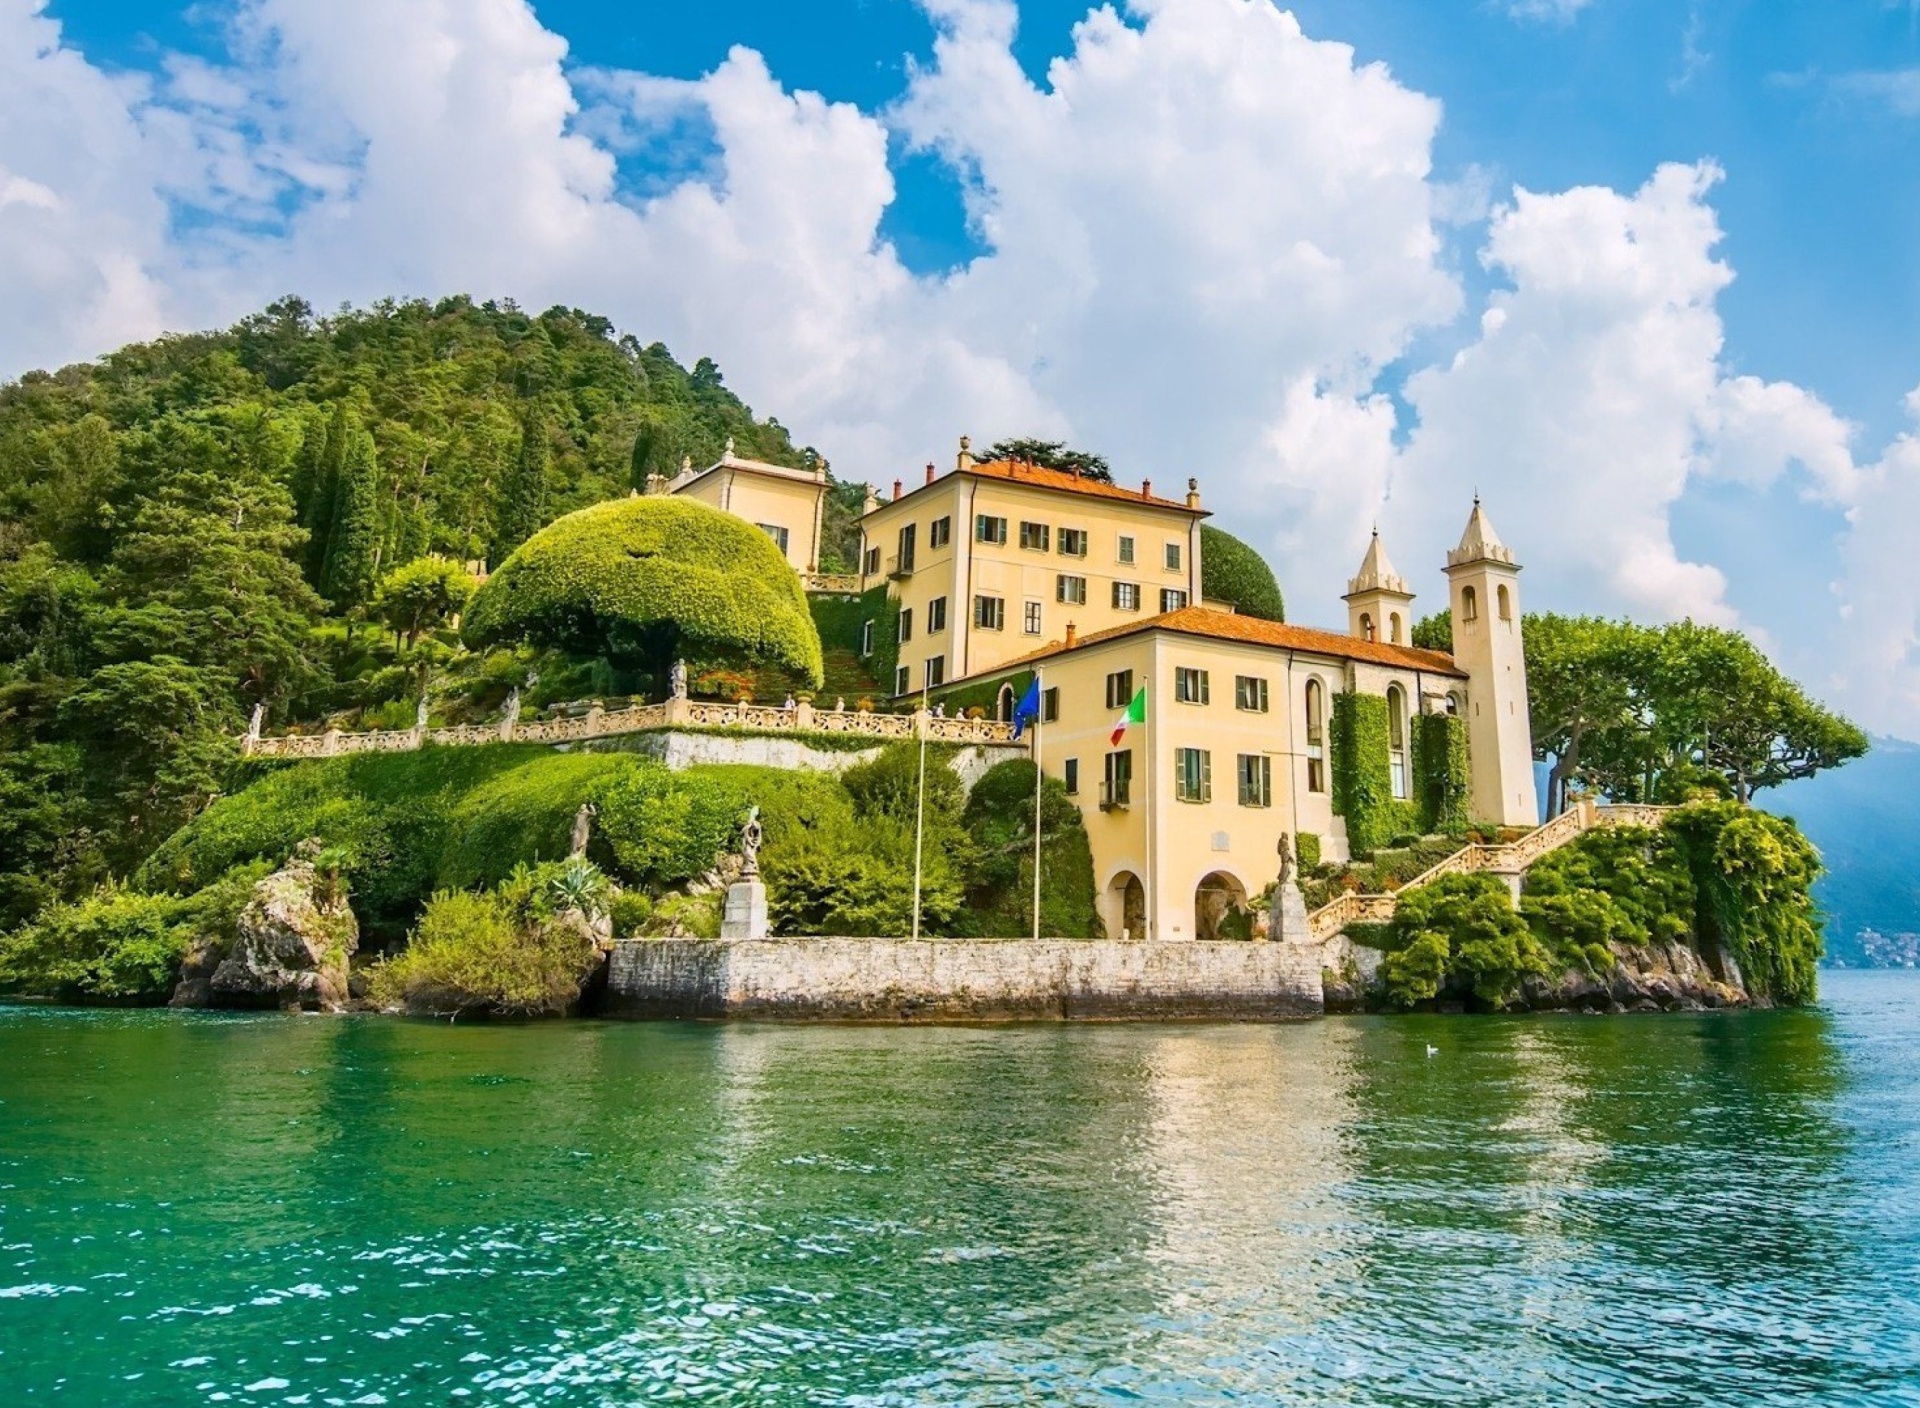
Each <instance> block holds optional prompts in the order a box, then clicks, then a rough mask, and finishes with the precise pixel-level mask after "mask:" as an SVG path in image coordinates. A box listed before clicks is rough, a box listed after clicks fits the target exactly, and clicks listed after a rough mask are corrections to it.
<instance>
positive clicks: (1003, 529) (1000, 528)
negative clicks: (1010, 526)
mask: <svg viewBox="0 0 1920 1408" xmlns="http://www.w3.org/2000/svg"><path fill="white" fill-rule="evenodd" d="M973 540H974V541H975V542H976V543H1004V542H1006V540H1007V520H1006V519H1004V518H995V517H994V516H993V515H992V514H990V513H976V514H975V515H974V516H973Z"/></svg>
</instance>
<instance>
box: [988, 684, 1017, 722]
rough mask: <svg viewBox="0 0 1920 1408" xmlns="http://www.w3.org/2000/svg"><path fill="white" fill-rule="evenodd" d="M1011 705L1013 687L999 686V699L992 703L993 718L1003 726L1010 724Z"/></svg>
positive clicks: (1012, 701) (1007, 685) (1012, 702)
mask: <svg viewBox="0 0 1920 1408" xmlns="http://www.w3.org/2000/svg"><path fill="white" fill-rule="evenodd" d="M1013 704H1014V699H1013V686H1012V685H1010V684H1003V685H1001V686H1000V697H999V698H997V699H995V700H994V701H993V716H994V717H995V718H996V719H998V720H1000V722H1001V723H1003V724H1010V723H1012V722H1013Z"/></svg>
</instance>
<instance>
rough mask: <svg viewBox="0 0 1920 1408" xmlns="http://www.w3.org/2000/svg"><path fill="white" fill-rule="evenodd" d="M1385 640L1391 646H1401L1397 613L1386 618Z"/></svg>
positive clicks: (1392, 613) (1398, 615) (1398, 614)
mask: <svg viewBox="0 0 1920 1408" xmlns="http://www.w3.org/2000/svg"><path fill="white" fill-rule="evenodd" d="M1387 640H1388V642H1389V643H1391V644H1393V645H1399V644H1401V640H1400V613H1399V612H1398V611H1395V612H1391V613H1390V614H1389V615H1388V616H1387Z"/></svg>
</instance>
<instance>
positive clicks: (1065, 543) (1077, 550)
mask: <svg viewBox="0 0 1920 1408" xmlns="http://www.w3.org/2000/svg"><path fill="white" fill-rule="evenodd" d="M1060 552H1061V555H1062V556H1065V557H1085V556H1086V555H1087V530H1086V529H1084V528H1062V529H1061V530H1060Z"/></svg>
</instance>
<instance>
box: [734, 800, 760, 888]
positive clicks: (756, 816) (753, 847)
mask: <svg viewBox="0 0 1920 1408" xmlns="http://www.w3.org/2000/svg"><path fill="white" fill-rule="evenodd" d="M765 836H766V832H765V830H764V829H762V827H761V825H760V808H759V807H757V806H755V807H751V808H749V809H748V811H747V819H746V820H745V821H744V822H742V823H741V824H740V873H741V874H742V875H744V876H747V877H752V876H755V875H758V874H759V873H760V843H761V841H762V840H763V839H764V838H765Z"/></svg>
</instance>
